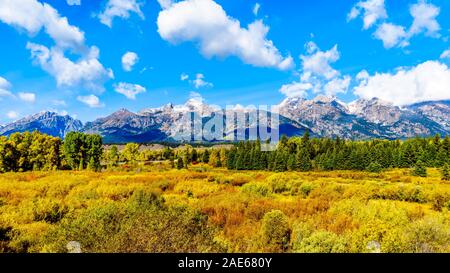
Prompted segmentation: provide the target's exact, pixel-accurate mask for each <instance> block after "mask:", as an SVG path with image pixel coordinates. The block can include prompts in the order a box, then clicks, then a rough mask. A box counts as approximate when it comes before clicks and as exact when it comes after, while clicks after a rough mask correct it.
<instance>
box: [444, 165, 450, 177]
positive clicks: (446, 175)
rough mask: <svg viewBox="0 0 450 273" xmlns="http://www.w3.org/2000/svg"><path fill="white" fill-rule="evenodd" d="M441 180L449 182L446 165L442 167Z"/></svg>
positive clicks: (448, 171)
mask: <svg viewBox="0 0 450 273" xmlns="http://www.w3.org/2000/svg"><path fill="white" fill-rule="evenodd" d="M442 180H443V181H449V180H450V168H449V166H448V164H447V163H445V164H444V166H443V167H442Z"/></svg>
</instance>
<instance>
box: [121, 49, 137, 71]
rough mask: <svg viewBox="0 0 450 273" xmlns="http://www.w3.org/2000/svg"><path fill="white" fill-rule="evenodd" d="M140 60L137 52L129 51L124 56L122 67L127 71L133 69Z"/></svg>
mask: <svg viewBox="0 0 450 273" xmlns="http://www.w3.org/2000/svg"><path fill="white" fill-rule="evenodd" d="M138 61H139V56H138V55H137V54H136V53H135V52H127V53H125V54H124V55H123V56H122V68H123V70H125V71H131V70H133V66H134V65H135V64H136V63H137V62H138Z"/></svg>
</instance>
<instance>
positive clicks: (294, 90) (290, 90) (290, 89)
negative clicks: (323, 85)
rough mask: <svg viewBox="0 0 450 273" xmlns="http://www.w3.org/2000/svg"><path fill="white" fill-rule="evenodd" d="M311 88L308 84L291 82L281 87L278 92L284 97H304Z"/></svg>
mask: <svg viewBox="0 0 450 273" xmlns="http://www.w3.org/2000/svg"><path fill="white" fill-rule="evenodd" d="M312 88H313V86H312V84H310V83H303V82H293V83H290V84H285V85H283V86H281V88H280V90H279V91H280V92H281V93H282V94H283V95H285V96H286V97H302V98H303V97H306V95H307V93H308V91H309V90H311V89H312Z"/></svg>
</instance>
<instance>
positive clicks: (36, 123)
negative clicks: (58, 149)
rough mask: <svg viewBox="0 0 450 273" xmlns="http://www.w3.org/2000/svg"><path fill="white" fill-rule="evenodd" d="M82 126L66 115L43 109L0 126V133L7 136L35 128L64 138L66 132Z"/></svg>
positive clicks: (78, 129) (79, 122) (34, 129)
mask: <svg viewBox="0 0 450 273" xmlns="http://www.w3.org/2000/svg"><path fill="white" fill-rule="evenodd" d="M82 128H83V124H82V122H81V121H79V120H76V119H74V118H72V117H70V116H68V115H65V116H62V115H58V114H57V113H54V112H48V111H45V112H40V113H38V114H35V115H32V116H29V117H26V118H23V119H20V120H18V121H15V122H13V123H10V124H8V125H5V126H4V127H2V128H0V135H6V136H8V135H11V134H13V133H16V132H20V133H21V132H25V131H29V132H32V131H36V130H37V131H39V132H42V133H44V134H48V135H51V136H55V137H61V138H64V137H65V136H66V135H67V133H69V132H72V131H80V130H81V129H82Z"/></svg>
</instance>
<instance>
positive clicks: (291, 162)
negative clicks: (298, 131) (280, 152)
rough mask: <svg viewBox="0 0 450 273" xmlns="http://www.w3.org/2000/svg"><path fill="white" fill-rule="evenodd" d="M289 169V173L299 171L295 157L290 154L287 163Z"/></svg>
mask: <svg viewBox="0 0 450 273" xmlns="http://www.w3.org/2000/svg"><path fill="white" fill-rule="evenodd" d="M287 169H288V171H296V170H297V169H298V166H297V162H296V158H295V155H293V154H290V155H289V159H288V161H287Z"/></svg>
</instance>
